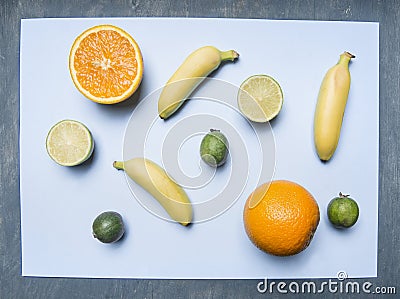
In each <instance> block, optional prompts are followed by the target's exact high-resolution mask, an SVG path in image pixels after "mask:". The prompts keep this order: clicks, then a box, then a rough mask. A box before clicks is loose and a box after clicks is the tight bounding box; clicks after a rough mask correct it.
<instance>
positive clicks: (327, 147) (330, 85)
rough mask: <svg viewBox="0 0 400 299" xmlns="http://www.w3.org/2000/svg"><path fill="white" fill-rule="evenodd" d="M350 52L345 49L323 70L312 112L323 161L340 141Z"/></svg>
mask: <svg viewBox="0 0 400 299" xmlns="http://www.w3.org/2000/svg"><path fill="white" fill-rule="evenodd" d="M352 58H355V56H354V55H353V54H350V53H349V52H344V53H343V54H341V55H340V59H339V62H338V63H337V64H336V65H334V66H333V67H331V68H330V69H329V70H328V72H327V73H326V74H325V77H324V79H323V80H322V83H321V87H320V90H319V95H318V100H317V106H316V109H315V115H314V143H315V148H316V151H317V154H318V156H319V158H320V159H321V160H322V161H328V160H329V159H330V158H331V157H332V155H333V154H334V152H335V150H336V147H337V145H338V142H339V137H340V131H341V127H342V120H343V115H344V111H345V108H346V103H347V98H348V95H349V90H350V72H349V62H350V60H351V59H352Z"/></svg>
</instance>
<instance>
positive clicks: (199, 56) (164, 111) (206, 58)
mask: <svg viewBox="0 0 400 299" xmlns="http://www.w3.org/2000/svg"><path fill="white" fill-rule="evenodd" d="M238 57H239V54H238V53H237V52H236V51H234V50H229V51H225V52H222V51H220V50H218V49H217V48H215V47H212V46H205V47H202V48H199V49H197V50H196V51H194V52H193V53H191V54H190V55H189V56H188V57H187V58H186V59H185V61H184V62H183V63H182V64H181V66H180V67H179V68H178V69H177V70H176V71H175V73H174V74H173V75H172V77H171V78H170V79H169V80H168V82H167V84H166V85H165V87H164V88H163V90H162V92H161V95H160V98H159V100H158V114H159V116H160V117H161V118H162V119H167V118H168V117H170V116H171V115H172V114H173V113H174V112H175V111H177V110H178V109H179V107H180V106H181V105H182V104H183V102H184V101H185V100H186V99H187V98H188V97H189V96H190V94H191V93H192V92H193V90H194V89H195V88H196V87H197V86H198V85H199V84H200V83H201V82H202V81H203V80H204V79H205V77H207V76H208V75H209V74H210V73H211V72H212V71H214V70H215V69H217V68H218V67H219V66H220V64H221V62H222V61H225V60H231V61H233V60H235V59H236V58H238Z"/></svg>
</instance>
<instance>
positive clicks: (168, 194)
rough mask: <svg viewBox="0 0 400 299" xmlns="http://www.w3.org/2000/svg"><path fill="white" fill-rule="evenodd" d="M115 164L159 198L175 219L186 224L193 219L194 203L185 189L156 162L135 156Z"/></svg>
mask: <svg viewBox="0 0 400 299" xmlns="http://www.w3.org/2000/svg"><path fill="white" fill-rule="evenodd" d="M113 166H114V167H115V168H116V169H118V170H124V171H125V172H126V173H127V174H128V176H129V177H130V178H131V179H132V180H134V181H135V182H136V183H138V184H139V185H140V186H141V187H142V188H144V189H145V190H146V191H147V192H149V193H150V194H151V195H152V196H153V197H154V198H155V199H157V200H158V202H159V203H160V204H161V206H162V207H163V208H164V209H165V210H166V211H167V213H168V214H169V215H170V216H171V218H172V219H173V220H175V221H177V222H179V223H180V224H182V225H184V226H186V225H188V224H189V223H190V222H191V221H192V215H193V211H192V204H191V203H190V200H189V198H188V196H187V195H186V193H185V191H184V190H183V189H182V188H181V187H180V186H179V185H178V184H176V183H175V182H174V181H173V180H171V179H170V177H169V176H168V174H167V173H166V172H165V170H164V169H162V168H161V167H160V166H158V165H157V164H156V163H154V162H153V161H150V160H148V159H145V158H134V159H131V160H128V161H124V162H120V161H115V162H114V164H113Z"/></svg>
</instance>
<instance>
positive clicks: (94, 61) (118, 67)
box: [69, 25, 143, 104]
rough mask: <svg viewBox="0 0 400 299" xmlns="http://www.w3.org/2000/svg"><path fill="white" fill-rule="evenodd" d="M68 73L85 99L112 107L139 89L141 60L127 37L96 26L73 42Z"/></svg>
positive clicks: (111, 28)
mask: <svg viewBox="0 0 400 299" xmlns="http://www.w3.org/2000/svg"><path fill="white" fill-rule="evenodd" d="M69 71H70V74H71V77H72V81H73V82H74V84H75V86H76V88H77V89H78V90H79V91H80V92H81V93H82V94H83V95H84V96H86V97H87V98H89V99H90V100H92V101H94V102H97V103H101V104H115V103H119V102H122V101H124V100H126V99H127V98H129V97H130V96H131V95H132V94H133V93H134V92H135V91H136V90H137V89H138V87H139V85H140V83H141V81H142V77H143V57H142V53H141V51H140V48H139V46H138V44H137V42H136V41H135V40H134V39H133V37H132V36H131V35H130V34H129V33H127V32H125V31H124V30H122V29H121V28H118V27H116V26H113V25H98V26H95V27H92V28H89V29H87V30H86V31H84V32H83V33H82V34H81V35H79V36H78V37H77V38H76V39H75V41H74V43H73V45H72V47H71V51H70V54H69Z"/></svg>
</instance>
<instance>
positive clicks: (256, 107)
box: [238, 75, 283, 123]
mask: <svg viewBox="0 0 400 299" xmlns="http://www.w3.org/2000/svg"><path fill="white" fill-rule="evenodd" d="M282 104H283V93H282V89H281V87H280V86H279V83H278V82H277V81H276V80H275V79H274V78H272V77H270V76H268V75H254V76H251V77H249V78H247V79H246V80H245V81H244V82H243V83H242V84H241V85H240V89H239V92H238V105H239V110H240V111H241V112H242V113H243V115H244V116H246V117H247V118H248V119H249V120H251V121H254V122H259V123H263V122H267V121H270V120H272V119H273V118H274V117H275V116H277V115H278V114H279V112H280V111H281V109H282Z"/></svg>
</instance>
